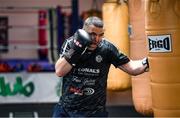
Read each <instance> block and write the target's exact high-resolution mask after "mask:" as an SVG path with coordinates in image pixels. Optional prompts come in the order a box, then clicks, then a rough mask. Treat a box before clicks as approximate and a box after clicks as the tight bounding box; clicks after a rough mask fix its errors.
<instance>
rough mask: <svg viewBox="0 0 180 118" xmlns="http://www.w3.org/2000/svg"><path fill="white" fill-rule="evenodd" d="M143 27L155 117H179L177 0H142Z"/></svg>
mask: <svg viewBox="0 0 180 118" xmlns="http://www.w3.org/2000/svg"><path fill="white" fill-rule="evenodd" d="M145 12H146V16H145V29H146V35H147V38H146V39H147V43H148V47H149V49H148V56H149V63H150V75H151V76H150V79H151V88H152V104H153V111H154V116H155V117H180V46H179V44H180V1H179V0H146V1H145Z"/></svg>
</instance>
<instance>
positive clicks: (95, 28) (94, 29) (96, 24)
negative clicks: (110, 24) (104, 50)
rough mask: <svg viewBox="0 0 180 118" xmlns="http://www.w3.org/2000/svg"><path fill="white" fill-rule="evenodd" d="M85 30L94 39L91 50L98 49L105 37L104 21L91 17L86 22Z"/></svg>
mask: <svg viewBox="0 0 180 118" xmlns="http://www.w3.org/2000/svg"><path fill="white" fill-rule="evenodd" d="M83 29H84V30H85V31H86V32H88V33H89V35H90V36H91V39H92V44H91V45H90V47H89V49H90V50H94V49H96V47H97V46H98V44H99V43H100V41H101V40H102V38H103V36H104V27H103V21H102V20H101V19H100V18H98V17H89V18H87V19H86V20H85V22H84V25H83Z"/></svg>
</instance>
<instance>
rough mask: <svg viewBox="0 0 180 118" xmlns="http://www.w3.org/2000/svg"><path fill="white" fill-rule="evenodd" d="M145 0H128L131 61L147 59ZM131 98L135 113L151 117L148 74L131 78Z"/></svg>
mask: <svg viewBox="0 0 180 118" xmlns="http://www.w3.org/2000/svg"><path fill="white" fill-rule="evenodd" d="M144 2H145V0H129V3H128V6H129V16H130V25H131V30H130V57H131V59H133V60H138V59H142V58H144V57H147V44H146V40H145V39H146V36H145V18H144V17H145V11H144ZM131 81H132V98H133V103H134V106H135V109H136V111H138V112H139V113H141V114H143V115H145V116H152V114H153V110H152V98H151V88H150V77H149V72H146V73H143V74H141V75H138V76H132V79H131Z"/></svg>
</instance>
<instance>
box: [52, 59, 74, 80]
mask: <svg viewBox="0 0 180 118" xmlns="http://www.w3.org/2000/svg"><path fill="white" fill-rule="evenodd" d="M71 69H72V65H71V64H69V62H67V61H66V59H65V58H64V57H63V58H59V59H58V60H57V62H56V64H55V70H56V75H57V76H59V77H63V76H65V75H66V74H67V73H68V72H70V70H71Z"/></svg>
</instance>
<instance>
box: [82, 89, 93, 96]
mask: <svg viewBox="0 0 180 118" xmlns="http://www.w3.org/2000/svg"><path fill="white" fill-rule="evenodd" d="M83 93H84V95H92V94H94V89H93V88H85V89H84V90H83Z"/></svg>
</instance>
